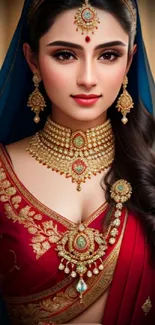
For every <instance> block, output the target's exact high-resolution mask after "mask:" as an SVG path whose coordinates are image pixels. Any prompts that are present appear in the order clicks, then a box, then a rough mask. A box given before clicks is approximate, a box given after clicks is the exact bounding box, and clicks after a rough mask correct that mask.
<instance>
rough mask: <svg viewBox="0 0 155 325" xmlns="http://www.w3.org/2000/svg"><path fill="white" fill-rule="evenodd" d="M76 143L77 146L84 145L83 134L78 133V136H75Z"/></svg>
mask: <svg viewBox="0 0 155 325" xmlns="http://www.w3.org/2000/svg"><path fill="white" fill-rule="evenodd" d="M74 145H75V147H77V148H81V147H82V146H84V139H83V137H82V136H81V135H78V136H77V137H76V138H74Z"/></svg>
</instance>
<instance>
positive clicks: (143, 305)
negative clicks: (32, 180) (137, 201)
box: [0, 148, 155, 325]
mask: <svg viewBox="0 0 155 325" xmlns="http://www.w3.org/2000/svg"><path fill="white" fill-rule="evenodd" d="M106 209H107V204H103V205H102V206H101V207H100V208H99V209H98V210H97V211H95V212H94V213H93V214H92V215H91V216H90V217H89V218H88V220H87V221H86V222H85V225H87V226H89V227H91V228H95V229H98V230H99V231H100V232H101V231H102V222H103V218H104V215H105V212H106ZM122 217H123V220H126V218H127V223H126V227H125V231H124V228H123V227H124V225H125V221H124V223H123V225H122V227H121V229H120V236H119V238H118V241H117V242H116V244H115V245H114V246H113V247H111V248H110V249H109V252H108V255H107V256H106V258H105V260H104V270H103V271H102V272H100V273H99V274H98V275H96V276H94V277H92V278H90V279H89V280H88V286H89V289H88V290H87V292H86V293H85V294H84V304H80V302H79V295H78V293H77V291H76V288H75V287H76V283H77V280H75V279H72V278H71V277H70V276H68V275H66V274H64V273H63V272H62V271H59V270H58V266H59V263H60V258H59V257H58V255H57V253H56V251H55V247H56V243H57V242H58V240H59V238H60V235H61V233H64V232H65V231H66V230H67V229H70V228H71V227H72V228H73V227H75V226H76V225H75V224H74V223H73V222H71V221H69V220H67V219H66V218H64V217H62V216H61V215H59V214H57V213H55V212H54V211H51V210H50V209H49V208H47V207H45V206H44V205H43V204H41V203H40V202H39V201H37V199H35V198H34V197H33V196H32V194H30V193H29V192H28V191H27V190H26V189H25V187H24V186H23V185H22V184H21V183H20V181H19V180H18V178H17V176H16V175H15V173H14V171H13V168H12V165H11V163H10V161H9V158H8V157H7V154H6V152H5V150H4V149H3V148H1V149H0V223H1V227H0V273H1V282H2V284H1V286H2V292H3V297H4V300H5V302H6V306H7V308H8V312H9V315H10V320H11V324H12V325H19V324H20V325H38V324H39V322H41V321H45V322H50V321H51V322H56V323H58V324H62V323H65V322H69V321H71V320H72V319H73V318H75V317H76V316H77V315H79V314H81V313H82V312H83V311H84V310H85V309H86V308H88V307H89V306H90V305H91V304H93V302H94V301H96V300H97V298H99V296H100V295H101V294H103V293H104V291H105V290H106V289H107V288H108V287H109V286H110V292H109V296H108V300H107V303H106V308H105V312H104V315H103V325H144V324H147V325H153V324H154V323H155V310H154V308H155V307H154V306H155V280H154V278H155V269H154V267H153V265H152V264H151V259H150V253H149V248H148V245H147V242H146V238H145V234H144V232H143V230H142V227H141V225H140V222H139V220H138V218H136V217H135V216H134V215H132V214H131V213H129V214H128V217H127V212H126V211H124V213H123V216H122Z"/></svg>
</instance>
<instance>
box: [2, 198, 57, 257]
mask: <svg viewBox="0 0 155 325" xmlns="http://www.w3.org/2000/svg"><path fill="white" fill-rule="evenodd" d="M4 208H5V212H6V215H7V217H8V218H9V219H12V220H13V221H14V222H19V224H22V225H23V226H24V227H25V228H27V229H28V232H29V234H31V235H32V239H31V244H30V246H32V248H33V252H34V253H35V254H36V258H37V259H39V258H40V257H41V256H42V255H43V254H44V253H46V252H47V251H48V250H49V249H50V248H51V244H55V243H57V241H58V240H59V239H60V237H61V236H60V234H59V233H58V230H57V225H55V226H54V225H53V221H52V220H50V221H46V222H43V223H42V224H41V225H37V224H36V223H35V222H34V220H33V218H32V217H34V218H36V220H38V219H39V220H40V219H42V216H41V215H39V214H36V215H35V212H34V211H30V210H31V207H30V206H28V205H27V206H26V207H25V208H22V209H21V210H20V211H19V213H18V214H17V213H15V212H14V211H13V209H12V207H11V206H10V204H8V203H6V204H5V205H4Z"/></svg>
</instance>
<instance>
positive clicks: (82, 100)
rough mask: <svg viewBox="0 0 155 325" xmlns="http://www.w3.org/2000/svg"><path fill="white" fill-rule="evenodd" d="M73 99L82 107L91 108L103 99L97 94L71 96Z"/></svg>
mask: <svg viewBox="0 0 155 325" xmlns="http://www.w3.org/2000/svg"><path fill="white" fill-rule="evenodd" d="M71 97H72V98H73V99H74V101H75V102H76V103H77V104H79V105H80V106H85V107H89V106H92V105H94V104H95V103H96V102H97V101H98V100H99V98H100V97H101V95H96V94H90V95H85V94H78V95H74V96H71Z"/></svg>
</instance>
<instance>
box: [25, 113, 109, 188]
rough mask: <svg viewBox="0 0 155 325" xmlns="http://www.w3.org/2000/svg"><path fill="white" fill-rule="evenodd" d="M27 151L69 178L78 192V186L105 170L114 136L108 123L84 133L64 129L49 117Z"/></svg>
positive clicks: (107, 165)
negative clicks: (75, 184) (75, 185)
mask: <svg viewBox="0 0 155 325" xmlns="http://www.w3.org/2000/svg"><path fill="white" fill-rule="evenodd" d="M27 150H28V152H29V153H30V154H31V155H32V156H33V157H34V158H35V159H36V160H38V161H39V162H40V163H42V164H44V165H46V166H47V167H48V168H51V169H52V170H53V171H56V172H59V173H60V174H64V175H65V177H66V178H68V177H71V178H72V182H73V183H74V182H76V183H77V190H78V191H81V183H85V181H86V179H90V178H91V176H93V175H96V174H97V173H101V172H102V171H104V170H105V169H107V168H108V167H109V166H110V165H111V164H112V162H113V159H114V151H115V150H114V135H113V131H112V126H111V122H110V120H107V121H106V122H105V123H104V124H102V125H99V126H97V127H95V128H91V129H88V130H87V131H86V132H83V131H81V130H77V131H75V132H72V131H71V129H69V128H65V127H63V126H60V125H58V124H57V123H55V122H53V121H52V120H51V118H50V117H48V119H47V122H46V124H45V126H44V128H43V130H40V131H39V132H38V133H36V134H35V136H34V137H33V138H32V141H31V142H30V144H29V148H28V149H27Z"/></svg>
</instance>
